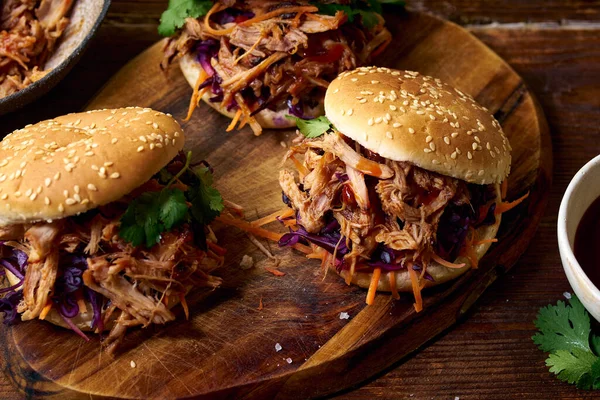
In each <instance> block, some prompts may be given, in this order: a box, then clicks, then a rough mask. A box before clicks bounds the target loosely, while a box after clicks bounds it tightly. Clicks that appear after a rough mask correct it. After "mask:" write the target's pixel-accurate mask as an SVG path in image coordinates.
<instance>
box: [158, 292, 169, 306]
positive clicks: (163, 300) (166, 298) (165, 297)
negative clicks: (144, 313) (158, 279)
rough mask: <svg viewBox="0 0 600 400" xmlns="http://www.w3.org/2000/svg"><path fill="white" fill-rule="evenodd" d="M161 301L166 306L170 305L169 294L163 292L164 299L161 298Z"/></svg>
mask: <svg viewBox="0 0 600 400" xmlns="http://www.w3.org/2000/svg"><path fill="white" fill-rule="evenodd" d="M160 302H161V303H163V304H164V305H165V306H167V307H169V296H165V295H164V294H163V297H162V299H161V300H160Z"/></svg>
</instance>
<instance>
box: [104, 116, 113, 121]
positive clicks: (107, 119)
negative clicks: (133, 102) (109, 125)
mask: <svg viewBox="0 0 600 400" xmlns="http://www.w3.org/2000/svg"><path fill="white" fill-rule="evenodd" d="M113 118H114V116H112V115H111V116H110V117H107V118H106V119H105V120H106V121H110V120H111V119H113Z"/></svg>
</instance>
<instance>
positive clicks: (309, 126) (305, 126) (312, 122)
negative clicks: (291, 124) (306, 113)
mask: <svg viewBox="0 0 600 400" xmlns="http://www.w3.org/2000/svg"><path fill="white" fill-rule="evenodd" d="M286 118H288V119H293V120H295V121H296V126H297V127H298V130H299V131H300V133H302V134H303V135H304V136H306V137H307V138H309V139H314V138H316V137H319V136H321V135H323V134H324V133H325V132H327V131H328V130H329V129H331V122H330V121H329V119H327V117H326V116H324V115H323V116H321V117H319V118H315V119H302V118H298V117H294V116H292V115H286Z"/></svg>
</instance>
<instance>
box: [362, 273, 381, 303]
mask: <svg viewBox="0 0 600 400" xmlns="http://www.w3.org/2000/svg"><path fill="white" fill-rule="evenodd" d="M380 277H381V268H375V269H374V270H373V276H372V277H371V284H370V285H369V291H368V292H367V300H366V302H367V304H368V305H371V304H373V302H374V301H375V293H376V292H377V286H378V285H379V278H380Z"/></svg>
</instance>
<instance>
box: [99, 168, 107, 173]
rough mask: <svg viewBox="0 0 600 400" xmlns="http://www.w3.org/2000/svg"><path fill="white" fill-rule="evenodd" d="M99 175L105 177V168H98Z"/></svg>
mask: <svg viewBox="0 0 600 400" xmlns="http://www.w3.org/2000/svg"><path fill="white" fill-rule="evenodd" d="M100 175H106V168H104V167H100Z"/></svg>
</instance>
